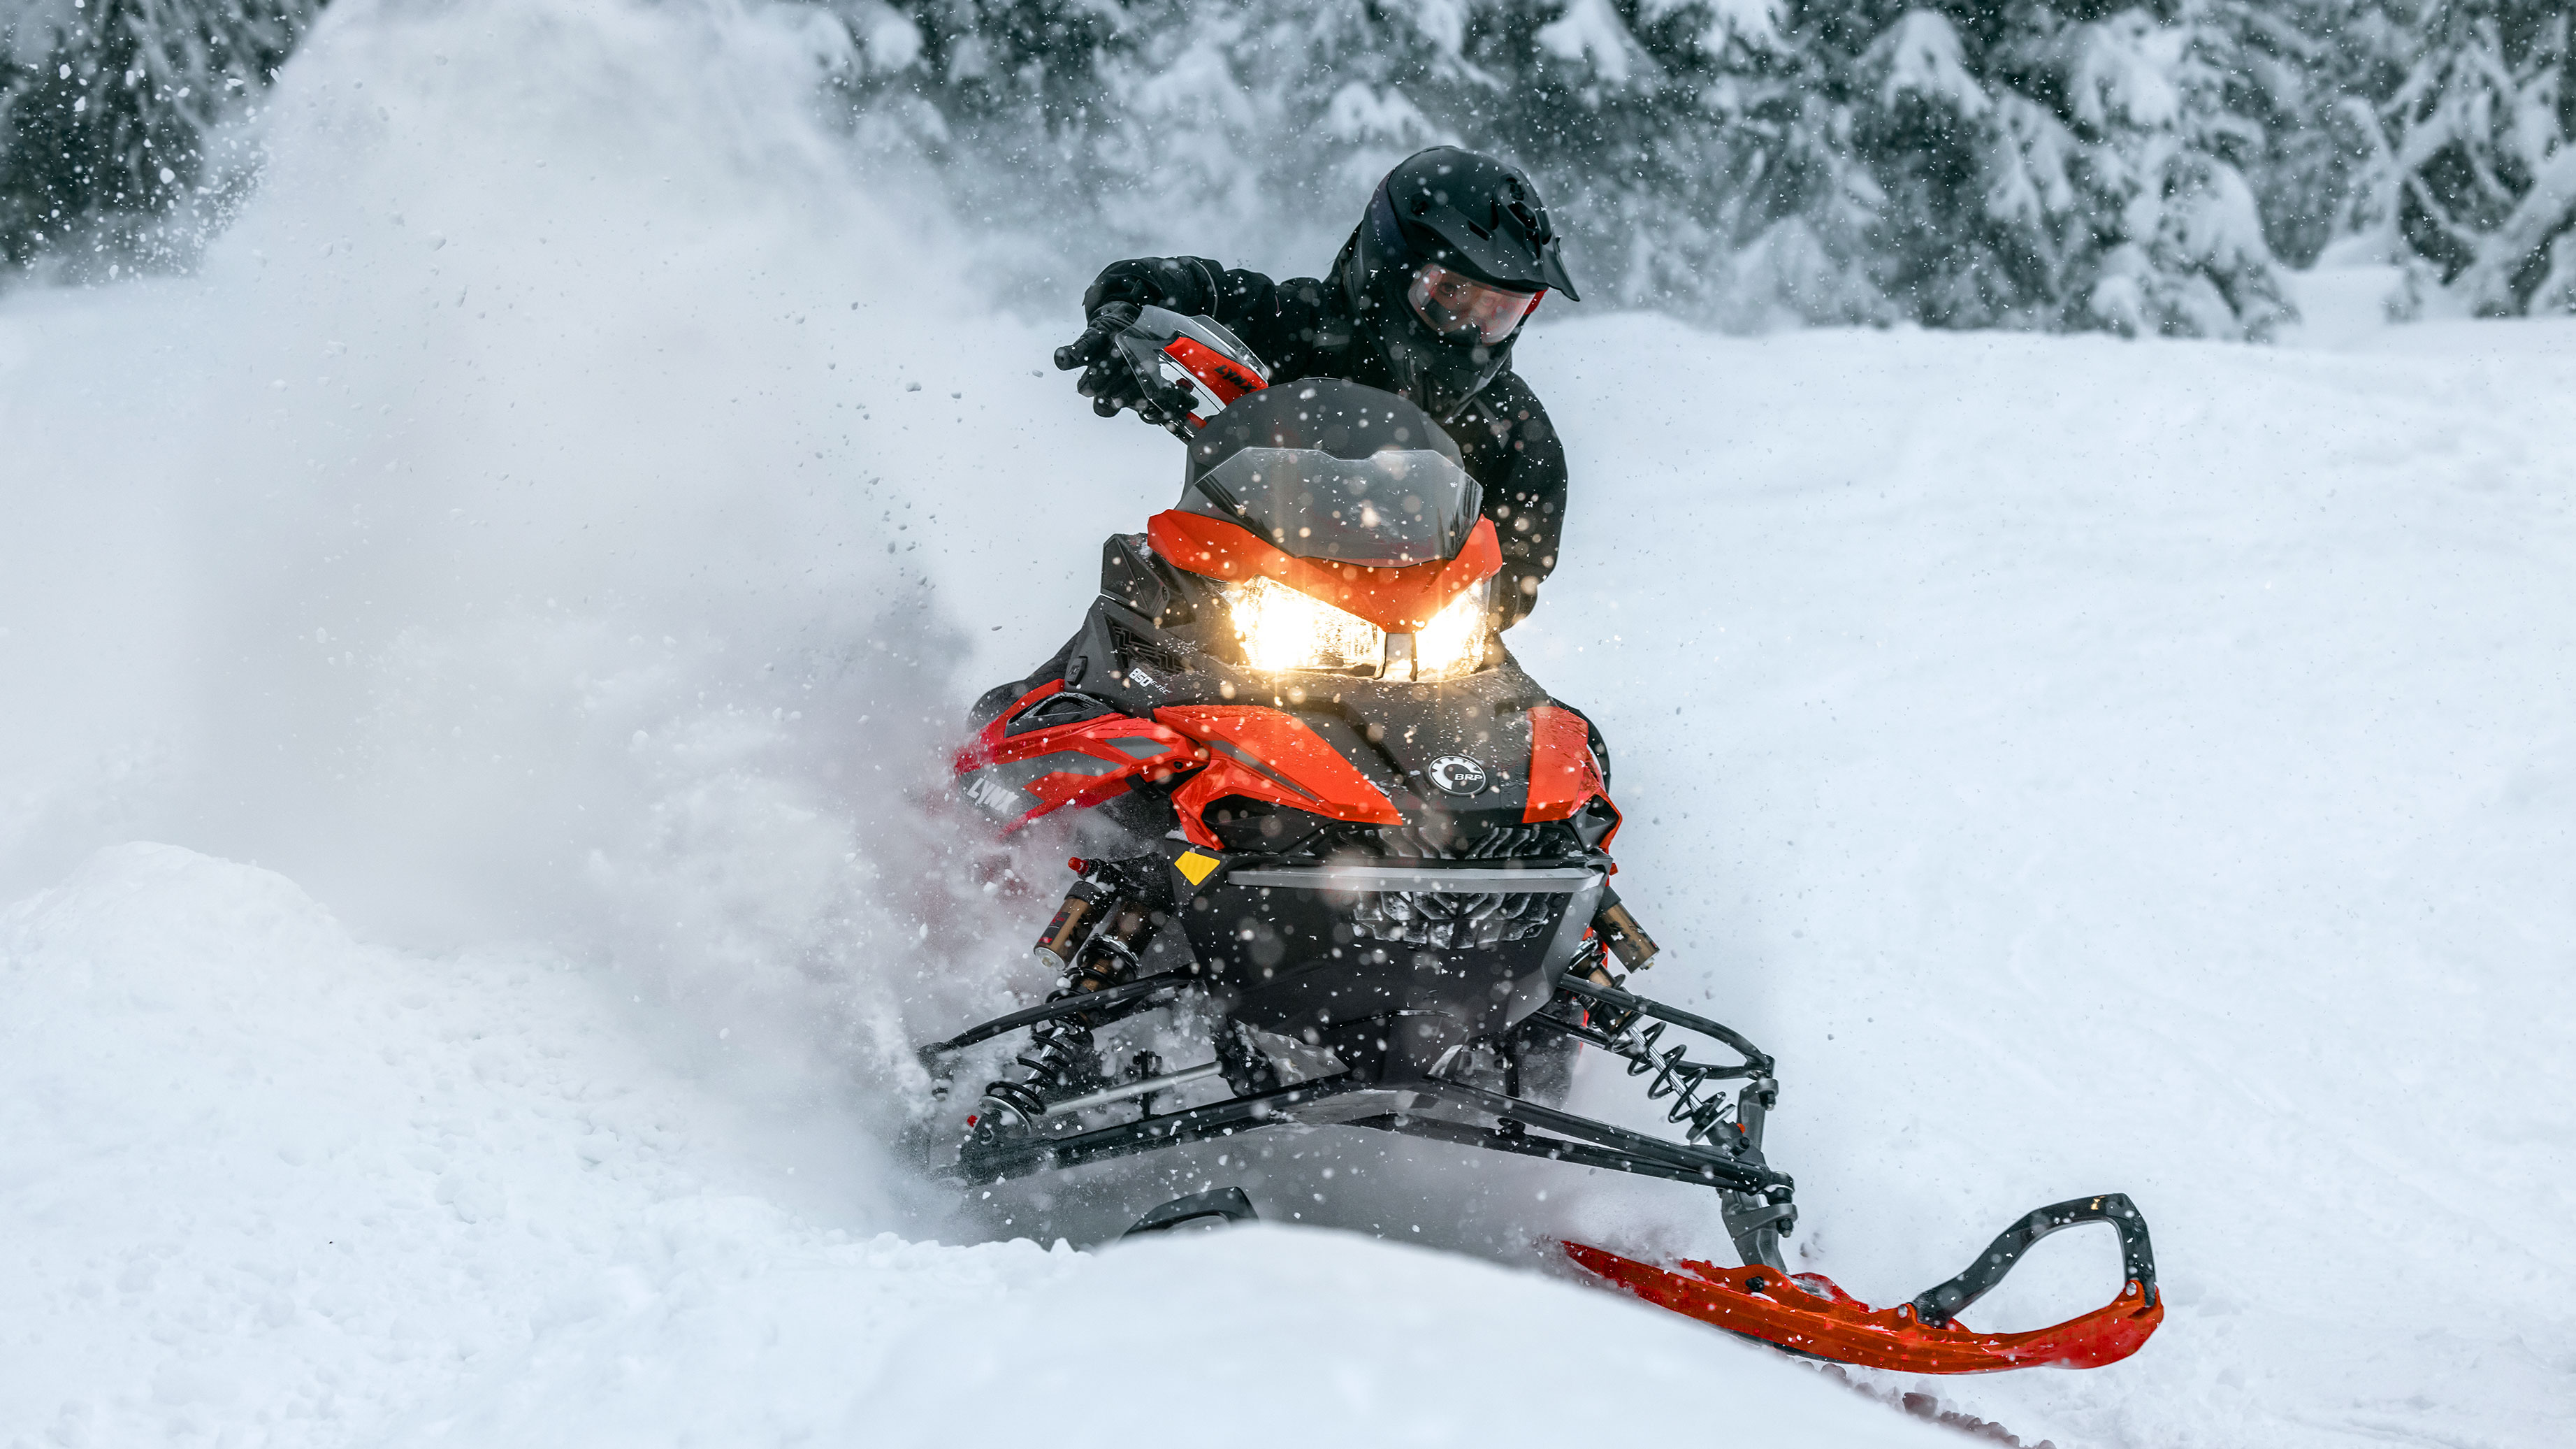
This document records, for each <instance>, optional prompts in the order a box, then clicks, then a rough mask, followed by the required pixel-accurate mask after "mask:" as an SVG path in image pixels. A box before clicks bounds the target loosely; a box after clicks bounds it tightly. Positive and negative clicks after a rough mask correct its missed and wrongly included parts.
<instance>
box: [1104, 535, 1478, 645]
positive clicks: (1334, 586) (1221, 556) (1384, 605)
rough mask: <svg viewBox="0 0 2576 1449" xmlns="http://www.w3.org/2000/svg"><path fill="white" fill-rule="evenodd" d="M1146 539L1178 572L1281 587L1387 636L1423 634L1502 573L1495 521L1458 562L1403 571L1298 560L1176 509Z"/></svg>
mask: <svg viewBox="0 0 2576 1449" xmlns="http://www.w3.org/2000/svg"><path fill="white" fill-rule="evenodd" d="M1145 537H1146V540H1147V541H1148V542H1149V543H1151V544H1152V545H1153V546H1154V552H1156V553H1158V554H1161V555H1162V556H1163V558H1164V559H1166V560H1167V561H1169V562H1170V563H1171V564H1172V565H1173V566H1175V567H1177V568H1184V569H1188V570H1189V571H1190V572H1191V573H1194V574H1201V575H1204V576H1206V577H1208V578H1212V579H1224V580H1226V581H1227V582H1229V583H1242V582H1244V581H1246V580H1249V579H1256V578H1268V579H1276V580H1278V581H1279V582H1280V583H1283V584H1286V585H1287V586H1288V587H1290V588H1292V589H1295V590H1296V591H1297V592H1299V593H1301V594H1304V595H1306V596H1308V597H1309V598H1315V599H1321V600H1323V601H1324V602H1325V603H1327V604H1330V605H1332V606H1333V607H1335V608H1337V609H1340V610H1342V611H1344V612H1345V613H1350V614H1356V615H1358V616H1359V617H1360V618H1363V619H1366V620H1368V621H1369V622H1370V623H1372V624H1375V625H1376V626H1378V627H1379V628H1381V629H1384V630H1386V631H1387V632H1388V633H1390V634H1410V633H1413V632H1415V631H1417V630H1419V629H1421V628H1423V627H1424V626H1426V625H1428V624H1429V623H1430V622H1431V618H1432V616H1433V615H1435V614H1437V613H1439V612H1440V611H1441V610H1442V609H1444V608H1446V607H1448V605H1449V603H1450V601H1451V600H1453V599H1456V598H1457V597H1458V596H1459V595H1460V594H1463V593H1465V592H1467V591H1468V590H1469V589H1472V588H1474V587H1475V586H1476V585H1478V584H1481V583H1483V582H1484V581H1485V580H1487V579H1490V578H1492V577H1493V576H1494V575H1495V574H1497V573H1500V572H1502V568H1503V546H1502V542H1501V540H1500V539H1499V538H1498V537H1497V536H1496V535H1495V533H1494V521H1493V520H1492V519H1490V518H1479V519H1477V520H1476V526H1475V528H1474V530H1473V531H1471V532H1470V533H1469V534H1468V535H1467V542H1466V545H1465V546H1464V547H1462V548H1460V549H1459V550H1458V553H1457V556H1456V557H1454V558H1448V559H1431V560H1427V561H1425V562H1422V563H1418V564H1409V565H1406V566H1405V567H1402V568H1370V567H1368V566H1367V565H1365V564H1349V563H1337V562H1335V561H1333V560H1331V559H1312V558H1298V557H1296V556H1295V555H1293V554H1291V553H1289V552H1287V551H1286V550H1285V549H1282V548H1280V547H1279V546H1278V545H1276V544H1273V543H1271V542H1270V541H1269V540H1268V539H1265V538H1263V537H1261V536H1260V535H1259V534H1256V533H1254V532H1253V531H1252V530H1251V529H1248V528H1245V527H1244V526H1242V525H1241V524H1237V523H1228V522H1226V521H1225V520H1224V519H1221V518H1209V517H1207V516H1206V515H1204V514H1198V513H1187V512H1183V511H1182V510H1180V509H1177V508H1175V509H1170V510H1167V511H1165V512H1162V513H1157V514H1155V515H1154V517H1153V518H1152V520H1151V521H1149V522H1148V523H1147V524H1146V525H1145Z"/></svg>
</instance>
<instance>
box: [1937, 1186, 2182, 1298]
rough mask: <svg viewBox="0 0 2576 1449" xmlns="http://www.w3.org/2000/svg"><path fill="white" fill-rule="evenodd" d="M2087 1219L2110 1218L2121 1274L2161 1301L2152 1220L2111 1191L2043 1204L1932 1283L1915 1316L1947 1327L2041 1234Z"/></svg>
mask: <svg viewBox="0 0 2576 1449" xmlns="http://www.w3.org/2000/svg"><path fill="white" fill-rule="evenodd" d="M2085 1223H2109V1224H2110V1225H2111V1227H2112V1229H2113V1230H2114V1231H2116V1232H2117V1233H2118V1234H2119V1235H2120V1265H2121V1268H2122V1270H2123V1271H2122V1275H2121V1276H2123V1277H2124V1278H2126V1279H2127V1280H2128V1281H2130V1282H2132V1283H2135V1284H2137V1285H2138V1287H2139V1289H2140V1290H2141V1291H2143V1292H2144V1293H2145V1294H2146V1295H2147V1301H2148V1302H2149V1303H2154V1302H2155V1301H2156V1252H2155V1247H2154V1245H2153V1244H2152V1243H2150V1242H2149V1241H2148V1240H2147V1220H2146V1218H2145V1217H2143V1216H2142V1215H2140V1213H2139V1212H2138V1209H2137V1206H2136V1204H2134V1203H2132V1202H2130V1201H2129V1195H2128V1194H2127V1193H2124V1192H2106V1193H2104V1194H2102V1195H2101V1196H2099V1197H2079V1198H2072V1199H2069V1200H2068V1201H2065V1202H2061V1203H2052V1204H2051V1205H2049V1206H2047V1207H2044V1208H2041V1209H2039V1210H2038V1211H2037V1212H2034V1213H2032V1214H2031V1215H2030V1216H2028V1217H2026V1218H2023V1219H2022V1220H2021V1221H2020V1222H2017V1223H2015V1224H2013V1225H2012V1226H2011V1227H2008V1228H2006V1229H2004V1230H2003V1231H2002V1232H2001V1233H1999V1234H1997V1235H1996V1237H1995V1240H1994V1242H1992V1243H1990V1244H1988V1245H1987V1247H1986V1251H1985V1252H1984V1254H1982V1255H1981V1256H1979V1257H1978V1259H1977V1261H1976V1262H1974V1263H1971V1264H1969V1265H1968V1268H1967V1271H1965V1272H1963V1273H1961V1274H1960V1275H1959V1276H1958V1277H1956V1278H1953V1279H1951V1280H1950V1281H1949V1282H1947V1283H1943V1284H1941V1285H1940V1286H1938V1287H1936V1288H1927V1289H1925V1290H1924V1291H1923V1292H1921V1293H1920V1294H1917V1295H1916V1296H1915V1299H1914V1316H1915V1317H1916V1318H1918V1319H1920V1320H1922V1321H1923V1322H1924V1323H1927V1324H1930V1325H1931V1326H1933V1327H1935V1328H1939V1327H1942V1326H1944V1325H1946V1324H1948V1323H1949V1321H1950V1320H1951V1319H1953V1318H1956V1317H1957V1316H1958V1315H1959V1312H1960V1310H1962V1309H1964V1308H1966V1307H1967V1306H1968V1305H1969V1304H1971V1303H1974V1302H1976V1301H1977V1300H1978V1299H1980V1298H1983V1297H1985V1296H1986V1295H1987V1294H1988V1293H1990V1292H1992V1291H1993V1290H1994V1287H1995V1285H1996V1284H1998V1283H2001V1282H2002V1281H2004V1275H2006V1274H2008V1273H2010V1272H2012V1270H2013V1269H2014V1268H2015V1267H2017V1266H2019V1265H2020V1263H2021V1255H2022V1254H2024V1253H2026V1252H2028V1251H2030V1249H2031V1247H2032V1246H2033V1245H2034V1244H2036V1243H2038V1242H2039V1240H2040V1239H2042V1238H2045V1237H2048V1236H2049V1235H2050V1234H2052V1233H2059V1232H2063V1231H2065V1230H2066V1229H2068V1228H2072V1227H2078V1226H2081V1225H2082V1224H2085Z"/></svg>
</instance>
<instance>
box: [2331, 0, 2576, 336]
mask: <svg viewBox="0 0 2576 1449" xmlns="http://www.w3.org/2000/svg"><path fill="white" fill-rule="evenodd" d="M2570 26H2571V20H2570V15H2569V8H2568V6H2567V5H2566V3H2565V0H2429V3H2427V4H2425V5H2424V7H2423V9H2422V11H2421V12H2420V19H2419V20H2418V22H2417V25H2416V27H2415V37H2416V38H2415V43H2414V44H2413V46H2412V47H2411V48H2412V49H2413V51H2414V53H2415V55H2414V60H2413V63H2412V64H2411V65H2410V66H2409V67H2408V68H2407V70H2406V71H2405V73H2404V76H2403V78H2402V79H2401V80H2400V81H2399V82H2398V83H2397V85H2396V86H2395V89H2394V91H2393V93H2391V94H2389V95H2387V96H2386V97H2385V98H2384V99H2379V103H2378V106H2377V116H2378V120H2379V123H2380V129H2379V134H2380V139H2381V142H2382V149H2381V150H2380V151H2379V153H2378V155H2377V156H2376V157H2375V158H2374V160H2373V162H2372V164H2371V165H2370V166H2369V167H2368V169H2367V171H2366V173H2365V177H2364V181H2363V184H2362V185H2361V186H2360V187H2359V188H2357V190H2356V192H2355V194H2354V197H2353V199H2352V206H2351V210H2350V230H2351V231H2353V232H2354V233H2355V234H2357V236H2359V237H2360V238H2361V239H2363V240H2365V241H2367V242H2369V243H2370V244H2372V245H2373V246H2374V247H2375V248H2376V249H2378V250H2380V251H2381V252H2382V254H2383V255H2386V256H2388V257H2390V258H2391V259H2395V260H2403V259H2409V258H2412V259H2416V260H2418V261H2420V262H2421V263H2423V264H2425V265H2426V266H2428V267H2429V268H2430V269H2431V270H2432V271H2433V272H2434V273H2435V274H2436V276H2437V277H2438V279H2439V281H2440V283H2441V284H2442V285H2443V286H2444V287H2445V288H2447V289H2448V290H2449V291H2450V292H2451V294H2452V295H2453V296H2454V297H2456V298H2457V299H2458V300H2459V301H2460V302H2462V303H2464V304H2465V305H2467V306H2468V307H2470V308H2472V309H2473V310H2475V311H2478V312H2480V313H2486V314H2508V315H2509V314H2518V313H2523V312H2527V311H2539V310H2552V311H2567V310H2576V52H2571V48H2570Z"/></svg>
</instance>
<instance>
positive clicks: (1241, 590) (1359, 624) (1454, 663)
mask: <svg viewBox="0 0 2576 1449" xmlns="http://www.w3.org/2000/svg"><path fill="white" fill-rule="evenodd" d="M1226 603H1227V607H1228V609H1229V611H1230V612H1231V614H1232V616H1233V620H1234V632H1235V637H1236V638H1238V639H1240V640H1241V641H1242V644H1243V658H1244V662H1245V663H1247V664H1250V665H1251V666H1252V667H1253V668H1255V669H1259V670H1264V671H1268V672H1271V673H1280V672H1286V671H1291V670H1326V671H1331V672H1334V673H1343V674H1361V675H1372V676H1383V677H1386V678H1393V679H1402V678H1412V679H1454V678H1456V677H1458V676H1460V675H1463V674H1472V673H1474V672H1475V671H1476V667H1477V666H1478V665H1480V664H1482V663H1483V662H1484V659H1485V591H1484V590H1483V589H1471V590H1469V591H1468V592H1467V593H1464V594H1461V595H1460V596H1458V597H1457V598H1455V599H1452V600H1451V601H1450V602H1449V606H1448V607H1447V608H1445V609H1442V610H1441V611H1440V612H1439V613H1438V614H1436V615H1434V616H1432V619H1431V622H1430V623H1429V624H1428V625H1426V626H1425V627H1424V628H1423V630H1422V632H1421V633H1419V634H1415V635H1413V636H1412V640H1411V646H1412V647H1411V649H1410V651H1409V659H1410V667H1408V666H1407V660H1408V651H1407V649H1406V648H1405V647H1404V646H1403V645H1402V644H1400V643H1399V644H1398V645H1397V647H1396V648H1395V650H1394V651H1393V654H1394V657H1393V658H1392V659H1390V658H1389V650H1388V648H1387V642H1388V641H1387V635H1386V631H1384V630H1382V629H1380V628H1378V627H1377V626H1376V625H1375V624H1372V623H1370V622H1369V621H1368V620H1366V619H1363V618H1360V617H1359V616H1358V615H1356V614H1352V613H1348V612H1346V611H1344V610H1341V609H1337V608H1335V607H1333V606H1332V605H1330V604H1327V603H1325V602H1324V601H1323V600H1321V599H1318V598H1314V597H1311V596H1310V595H1306V594H1302V593H1299V592H1298V591H1297V590H1295V589H1292V588H1290V587H1288V586H1287V585H1286V584H1283V583H1280V582H1278V581H1276V580H1274V579H1252V580H1250V581H1248V582H1245V583H1241V584H1236V585H1234V586H1233V587H1231V588H1229V589H1227V590H1226ZM1397 637H1398V638H1399V639H1402V638H1403V636H1401V635H1399V636H1397Z"/></svg>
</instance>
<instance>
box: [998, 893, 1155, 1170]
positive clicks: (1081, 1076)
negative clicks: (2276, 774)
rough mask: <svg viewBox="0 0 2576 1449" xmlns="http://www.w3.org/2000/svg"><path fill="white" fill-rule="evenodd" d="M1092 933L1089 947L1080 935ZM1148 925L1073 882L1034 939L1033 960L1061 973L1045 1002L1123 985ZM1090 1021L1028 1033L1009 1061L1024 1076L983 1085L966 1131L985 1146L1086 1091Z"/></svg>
mask: <svg viewBox="0 0 2576 1449" xmlns="http://www.w3.org/2000/svg"><path fill="white" fill-rule="evenodd" d="M1086 924H1089V925H1091V926H1092V927H1093V929H1092V931H1091V933H1090V939H1089V940H1087V941H1086V940H1083V939H1082V928H1083V927H1084V926H1085V925H1086ZM1152 924H1153V915H1152V913H1151V912H1149V911H1147V910H1146V909H1145V908H1144V907H1143V906H1141V905H1138V904H1137V903H1135V902H1133V901H1126V900H1121V899H1120V898H1119V897H1117V896H1116V895H1115V894H1113V893H1111V892H1109V891H1107V890H1104V889H1103V888H1101V887H1099V886H1096V885H1094V884H1092V883H1091V882H1090V881H1089V880H1081V881H1076V882H1075V883H1074V887H1073V889H1072V891H1070V892H1069V893H1067V895H1066V896H1065V899H1064V904H1063V905H1062V906H1061V907H1059V908H1058V909H1057V911H1056V914H1055V919H1054V920H1053V921H1051V922H1049V923H1048V925H1047V930H1046V934H1045V935H1043V936H1041V937H1039V939H1038V944H1037V950H1036V954H1037V959H1038V960H1040V961H1043V962H1046V963H1048V964H1051V965H1052V964H1056V963H1063V966H1064V974H1063V975H1062V976H1061V977H1060V978H1059V982H1058V985H1057V987H1056V989H1055V990H1054V991H1051V992H1049V993H1047V998H1046V999H1047V1000H1048V1001H1051V1002H1053V1001H1063V1000H1065V999H1067V998H1069V997H1073V996H1078V995H1081V994H1084V993H1086V992H1093V991H1099V990H1101V989H1103V988H1105V987H1110V986H1115V985H1117V984H1119V983H1120V982H1122V981H1125V980H1126V979H1127V978H1128V977H1129V976H1130V975H1131V974H1132V973H1133V972H1134V970H1135V967H1136V965H1137V961H1136V944H1137V943H1138V942H1140V941H1142V940H1143V939H1144V937H1145V933H1146V932H1147V930H1148V929H1150V928H1151V926H1152ZM1091 1027H1092V1023H1091V1021H1090V1020H1089V1019H1088V1018H1086V1017H1085V1016H1084V1015H1083V1014H1082V1013H1080V1012H1075V1013H1074V1014H1072V1015H1070V1016H1059V1017H1056V1018H1055V1019H1053V1020H1051V1021H1042V1022H1040V1023H1038V1024H1037V1025H1035V1026H1032V1027H1030V1028H1029V1044H1028V1046H1027V1048H1026V1049H1024V1050H1023V1051H1021V1053H1020V1054H1019V1055H1018V1056H1016V1057H1013V1058H1012V1059H1011V1060H1012V1063H1013V1064H1014V1065H1016V1066H1018V1067H1019V1068H1020V1069H1021V1070H1022V1072H1024V1073H1025V1075H1024V1076H1021V1077H1019V1078H1018V1079H1016V1080H1014V1079H1012V1078H1009V1077H1005V1078H1003V1079H1001V1080H1000V1081H996V1082H991V1083H988V1084H986V1086H985V1088H984V1095H983V1099H982V1100H981V1101H979V1102H978V1103H977V1104H976V1107H975V1113H974V1115H973V1116H971V1117H969V1118H968V1119H967V1126H968V1129H969V1130H970V1131H971V1132H973V1133H974V1135H975V1136H976V1137H978V1138H981V1139H985V1140H990V1139H992V1138H995V1137H998V1136H1000V1135H1002V1134H1003V1133H1006V1132H1012V1131H1024V1130H1027V1129H1029V1128H1033V1127H1035V1126H1036V1125H1037V1123H1038V1121H1039V1119H1041V1118H1043V1117H1044V1116H1046V1112H1047V1097H1048V1095H1049V1094H1050V1093H1062V1092H1063V1091H1065V1090H1066V1089H1067V1088H1069V1087H1075V1086H1078V1085H1082V1084H1086V1083H1088V1082H1091V1081H1093V1080H1095V1079H1097V1078H1098V1077H1099V1076H1100V1075H1101V1072H1100V1053H1099V1050H1098V1048H1097V1046H1096V1045H1095V1044H1094V1043H1093V1041H1092V1036H1091Z"/></svg>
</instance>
